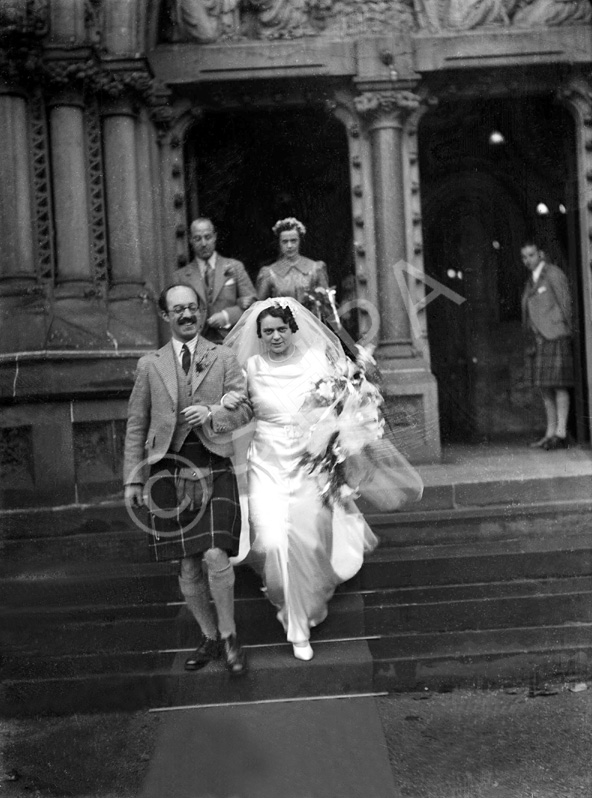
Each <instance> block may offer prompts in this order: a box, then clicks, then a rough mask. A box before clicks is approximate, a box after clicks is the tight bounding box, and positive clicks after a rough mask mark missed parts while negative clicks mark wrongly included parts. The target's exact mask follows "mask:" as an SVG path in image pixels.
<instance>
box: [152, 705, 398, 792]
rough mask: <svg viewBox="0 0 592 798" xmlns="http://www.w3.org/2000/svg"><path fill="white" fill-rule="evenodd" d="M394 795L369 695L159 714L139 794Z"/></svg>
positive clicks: (380, 729) (383, 741)
mask: <svg viewBox="0 0 592 798" xmlns="http://www.w3.org/2000/svg"><path fill="white" fill-rule="evenodd" d="M169 795H170V796H175V798H279V796H281V798H337V796H339V798H396V796H397V795H398V791H397V789H396V787H395V783H394V781H393V776H392V772H391V768H390V766H389V760H388V753H387V746H386V741H385V738H384V733H383V730H382V725H381V722H380V718H379V716H378V712H377V709H376V704H375V700H374V698H372V697H356V698H351V697H348V698H339V699H335V698H328V699H326V700H299V701H289V702H284V701H280V702H270V703H254V704H241V705H230V706H216V707H198V708H193V709H175V710H171V711H168V712H166V715H165V717H164V719H163V724H162V727H161V732H160V737H159V739H158V741H157V745H156V750H155V754H154V758H153V760H152V763H151V766H150V770H149V772H148V776H147V778H146V782H145V785H144V789H143V791H142V793H141V798H164V796H169Z"/></svg>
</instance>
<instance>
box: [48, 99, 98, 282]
mask: <svg viewBox="0 0 592 798" xmlns="http://www.w3.org/2000/svg"><path fill="white" fill-rule="evenodd" d="M49 107H50V111H49V127H50V139H51V158H52V173H53V193H54V219H55V232H56V250H57V275H56V286H57V296H62V297H65V295H68V296H84V295H85V293H88V291H89V289H90V287H91V285H92V280H93V277H92V264H91V241H90V227H89V224H90V220H89V204H88V185H87V183H88V180H87V166H86V142H85V133H84V112H83V107H84V106H83V102H82V98H81V95H80V94H78V93H77V92H75V91H66V92H59V93H58V94H55V95H54V96H53V97H52V98H51V100H50V102H49Z"/></svg>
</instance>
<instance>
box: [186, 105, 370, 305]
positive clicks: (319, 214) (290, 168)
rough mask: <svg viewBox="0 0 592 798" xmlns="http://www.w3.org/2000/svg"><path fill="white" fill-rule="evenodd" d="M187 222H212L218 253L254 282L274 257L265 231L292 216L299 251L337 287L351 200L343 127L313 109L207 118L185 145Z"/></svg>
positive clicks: (346, 261)
mask: <svg viewBox="0 0 592 798" xmlns="http://www.w3.org/2000/svg"><path fill="white" fill-rule="evenodd" d="M185 147H186V151H185V156H186V157H185V163H186V185H187V189H188V213H189V220H188V221H190V220H191V219H193V218H195V217H196V216H198V215H199V216H210V217H211V218H212V219H213V220H214V221H215V223H216V224H217V226H218V230H219V237H218V245H219V249H220V251H221V252H222V253H223V254H225V255H229V256H231V257H235V258H238V259H239V260H242V261H243V263H244V264H245V266H246V268H247V270H248V271H249V273H250V274H251V276H252V277H253V279H255V277H256V275H257V272H258V270H259V268H260V267H261V266H264V265H266V264H268V263H271V262H273V261H274V260H275V259H276V256H277V250H276V244H275V240H274V237H273V234H272V232H271V228H272V226H273V224H274V223H275V221H276V220H277V219H281V218H283V217H286V216H295V217H297V218H298V219H300V221H302V222H303V224H304V225H305V226H306V228H307V235H306V238H305V239H304V242H303V246H302V248H301V252H302V254H303V255H306V256H307V257H309V258H312V259H314V260H324V261H325V262H326V264H327V267H328V270H329V275H330V280H331V283H332V284H334V285H336V286H337V289H338V291H339V290H340V288H341V285H342V282H343V279H344V278H345V277H346V276H347V275H348V274H351V273H352V272H353V269H354V263H353V254H352V219H351V194H350V181H349V167H348V148H347V137H346V133H345V129H344V127H343V125H342V124H341V123H340V122H339V121H338V120H336V119H335V118H334V117H333V116H332V115H330V114H329V113H328V112H325V111H324V110H322V109H316V108H300V109H296V110H285V109H269V110H268V109H258V110H252V111H244V112H237V111H232V112H224V113H213V112H212V113H211V114H207V115H206V116H205V117H204V118H203V119H202V120H200V121H199V122H198V123H196V124H195V126H194V127H192V129H191V130H190V132H189V135H188V137H187V140H186V145H185Z"/></svg>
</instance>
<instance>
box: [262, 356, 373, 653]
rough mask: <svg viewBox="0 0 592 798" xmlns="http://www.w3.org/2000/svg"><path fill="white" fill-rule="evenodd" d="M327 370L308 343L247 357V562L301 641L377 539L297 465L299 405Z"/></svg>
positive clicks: (293, 638)
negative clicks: (280, 355) (284, 356)
mask: <svg viewBox="0 0 592 798" xmlns="http://www.w3.org/2000/svg"><path fill="white" fill-rule="evenodd" d="M329 372H330V365H329V363H328V361H327V359H326V358H325V356H324V354H323V353H322V352H320V351H318V350H308V351H307V352H305V353H304V354H302V355H301V356H300V357H298V356H297V357H296V358H294V359H289V360H287V361H285V362H274V361H270V360H269V359H268V358H266V357H264V356H262V355H254V356H253V357H251V358H249V360H248V361H247V384H248V391H249V397H250V399H251V402H252V404H253V410H254V415H255V419H256V425H255V433H254V437H253V440H252V441H251V445H250V448H249V454H248V462H247V478H248V503H249V522H250V526H251V553H250V555H249V561H250V563H251V565H252V566H253V567H254V568H255V570H257V571H258V572H259V573H260V574H261V576H262V578H263V581H264V585H265V588H266V590H267V596H268V598H269V599H270V601H271V602H272V603H273V604H274V605H275V606H276V607H277V608H278V614H277V617H278V620H279V621H280V622H281V623H282V625H283V627H284V629H285V631H286V635H287V639H288V640H289V641H290V642H291V643H303V642H304V641H307V640H308V638H309V632H310V628H311V627H313V626H316V625H317V624H319V623H321V621H323V620H324V619H325V617H326V616H327V602H328V601H329V599H330V598H331V596H332V595H333V591H334V590H335V587H336V586H337V585H338V584H339V583H340V582H343V581H345V580H346V579H350V578H351V577H352V576H354V574H356V573H357V571H358V570H359V569H360V567H361V565H362V561H363V556H364V552H365V551H370V550H372V549H373V548H374V546H376V543H377V539H376V537H375V535H374V534H373V532H372V531H371V529H370V527H369V526H368V525H367V524H366V522H365V521H364V518H363V517H362V515H361V514H360V513H359V512H358V510H357V508H356V506H355V504H354V503H353V502H349V504H348V505H347V506H346V507H345V508H344V507H343V506H341V505H335V507H334V508H333V509H330V508H328V507H325V506H324V505H323V504H322V501H321V498H320V492H319V487H318V484H317V481H316V479H315V478H314V477H312V476H310V475H309V474H308V473H307V471H306V470H305V469H304V468H303V467H301V466H300V465H299V462H300V459H301V457H302V455H303V453H304V451H305V443H306V436H307V433H308V431H309V428H307V423H306V421H305V419H304V417H303V414H302V413H301V412H300V410H301V407H302V404H303V401H304V399H305V397H306V395H307V394H308V393H309V392H310V390H311V388H312V386H313V384H314V382H316V380H318V379H319V378H321V377H323V376H325V375H326V374H328V373H329Z"/></svg>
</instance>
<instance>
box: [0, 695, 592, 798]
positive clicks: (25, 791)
mask: <svg viewBox="0 0 592 798" xmlns="http://www.w3.org/2000/svg"><path fill="white" fill-rule="evenodd" d="M543 692H546V693H547V694H542V695H538V696H536V697H534V698H529V697H528V691H527V690H523V689H517V690H513V691H504V690H499V691H491V692H483V691H460V690H459V691H454V692H452V693H443V694H430V693H421V694H405V695H391V696H389V697H385V698H380V699H377V707H378V711H379V714H380V717H381V720H382V724H383V728H384V732H385V737H386V740H387V746H388V754H389V758H390V762H391V766H392V769H393V774H394V777H395V784H396V785H397V787H398V790H399V795H401V796H405V797H408V796H411V798H590V796H592V761H591V760H592V689H590V690H585V691H582V692H570V691H569V689H567V686H566V685H555V686H552V687H551V688H548V689H547V690H546V691H543ZM158 728H159V716H158V715H155V714H149V713H147V712H141V713H134V714H124V713H120V714H118V713H114V714H106V715H76V716H73V717H69V718H36V719H27V720H18V721H16V720H15V721H7V720H5V721H2V722H0V756H1V761H0V795H2V796H3V797H4V796H5V798H25V796H27V798H69V797H70V796H75V797H76V798H132V797H134V798H135V796H138V795H139V794H140V792H141V788H142V783H143V780H144V776H145V774H146V771H147V768H148V764H149V762H150V759H151V756H152V751H153V750H154V745H155V742H156V740H157V735H158ZM163 798H169V796H163ZM171 798H174V796H171ZM196 798H197V797H196ZM212 798H227V796H215V797H213V796H212ZM278 798H280V797H279V796H278ZM281 798H291V796H282V797H281ZM323 798H340V796H324V797H323ZM368 798H371V796H368ZM394 798H396V797H395V796H394Z"/></svg>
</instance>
